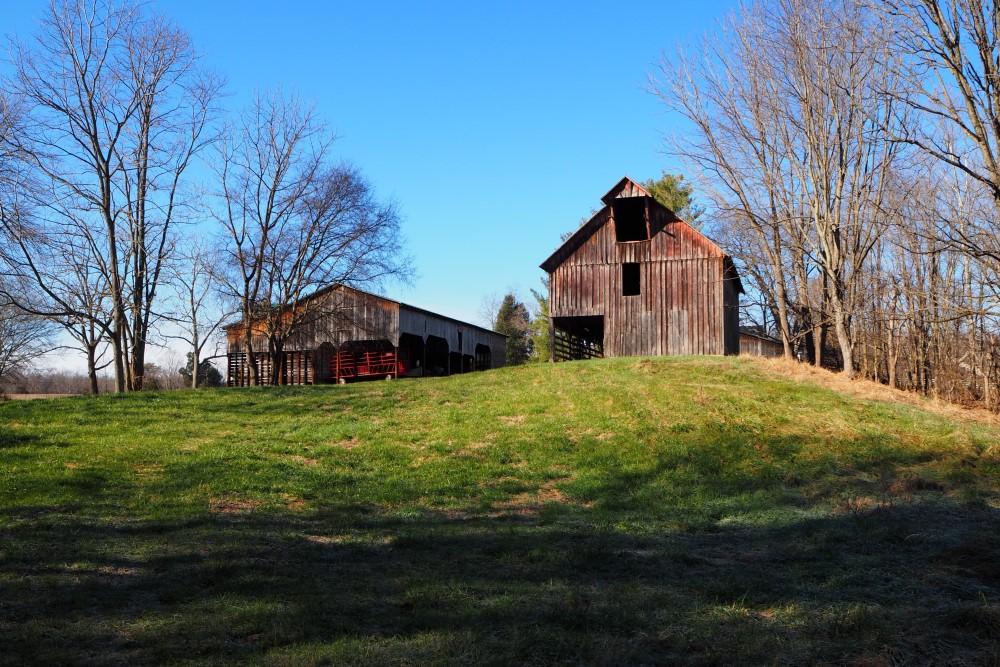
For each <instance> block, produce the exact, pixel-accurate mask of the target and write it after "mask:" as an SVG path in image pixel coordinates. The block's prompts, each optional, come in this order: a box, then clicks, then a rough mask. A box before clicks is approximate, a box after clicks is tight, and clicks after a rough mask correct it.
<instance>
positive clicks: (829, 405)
mask: <svg viewBox="0 0 1000 667" xmlns="http://www.w3.org/2000/svg"><path fill="white" fill-rule="evenodd" d="M998 491H1000V433H997V431H996V430H994V429H991V428H989V427H987V426H984V425H981V424H978V423H975V422H972V421H954V420H950V419H948V418H946V417H942V416H939V415H936V414H933V413H931V412H927V411H924V410H922V409H920V408H917V407H913V406H909V405H903V404H894V403H887V402H875V401H869V400H862V399H860V398H855V397H851V396H846V395H842V394H838V393H836V392H834V391H831V390H829V389H824V388H822V387H819V386H817V385H813V384H808V383H805V382H796V381H792V380H788V379H783V378H781V377H778V376H776V375H775V374H774V373H773V372H772V371H769V370H767V367H766V366H764V365H761V364H757V363H754V362H753V361H752V360H742V359H719V358H708V359H705V358H701V359H694V358H687V359H683V358H682V359H655V360H651V359H640V360H637V359H618V360H607V361H595V362H586V363H567V364H558V365H556V366H549V365H546V366H534V367H522V368H516V369H503V370H499V371H490V372H486V373H477V374H471V375H465V376H459V377H451V378H436V379H424V380H400V381H395V382H377V383H366V384H358V385H350V386H346V387H340V386H331V387H301V388H293V387H284V388H263V389H226V390H218V391H209V392H192V391H181V392H174V393H148V394H147V393H144V394H139V395H130V396H102V397H79V398H69V399H54V400H45V401H24V402H9V403H4V404H0V663H4V664H24V663H28V664H47V665H51V664H67V663H71V664H80V663H83V664H109V663H110V664H165V663H193V664H220V663H230V664H268V665H270V664H289V665H311V664H496V665H508V664H553V663H569V664H609V665H612V664H626V663H630V664H664V663H666V664H690V665H711V664H780V665H797V664H852V665H895V664H953V665H982V664H994V665H996V664H1000V659H998V658H997V657H996V656H997V654H998V650H1000V510H998V508H1000V496H998Z"/></svg>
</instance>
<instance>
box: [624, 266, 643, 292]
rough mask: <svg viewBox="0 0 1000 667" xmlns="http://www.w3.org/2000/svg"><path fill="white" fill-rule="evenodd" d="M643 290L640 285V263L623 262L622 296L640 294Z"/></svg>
mask: <svg viewBox="0 0 1000 667" xmlns="http://www.w3.org/2000/svg"><path fill="white" fill-rule="evenodd" d="M640 294H642V290H641V289H640V285H639V264H638V263H636V262H625V263H624V264H622V296H639V295H640Z"/></svg>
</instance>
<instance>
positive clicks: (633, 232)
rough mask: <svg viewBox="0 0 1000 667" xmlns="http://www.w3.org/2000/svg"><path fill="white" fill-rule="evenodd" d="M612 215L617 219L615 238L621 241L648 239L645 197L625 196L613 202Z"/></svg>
mask: <svg viewBox="0 0 1000 667" xmlns="http://www.w3.org/2000/svg"><path fill="white" fill-rule="evenodd" d="M611 216H612V217H613V218H614V220H615V239H616V240H617V241H618V242H619V243H627V242H629V241H646V240H648V239H649V228H648V227H647V226H646V200H645V198H643V197H624V198H621V199H615V200H614V201H613V202H611Z"/></svg>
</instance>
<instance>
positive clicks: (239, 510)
mask: <svg viewBox="0 0 1000 667" xmlns="http://www.w3.org/2000/svg"><path fill="white" fill-rule="evenodd" d="M260 505H261V503H260V501H259V500H254V499H247V498H233V497H223V498H209V499H208V509H209V511H210V512H212V513H213V514H248V513H250V512H253V511H254V510H256V509H258V508H259V507H260Z"/></svg>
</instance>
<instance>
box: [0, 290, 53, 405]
mask: <svg viewBox="0 0 1000 667" xmlns="http://www.w3.org/2000/svg"><path fill="white" fill-rule="evenodd" d="M50 338H51V324H50V323H49V322H48V321H46V320H45V319H43V318H40V317H35V316H33V315H31V314H29V313H25V312H24V311H22V310H20V309H19V308H17V307H16V306H14V305H12V304H10V303H0V387H2V386H3V385H4V384H5V383H7V382H9V381H10V380H11V379H13V378H16V377H18V376H19V375H20V373H22V372H23V371H24V370H26V369H27V368H28V366H29V365H30V364H31V362H32V361H34V360H35V359H37V358H38V357H40V356H42V355H43V354H45V353H46V352H48V351H49V350H50V349H51V341H50Z"/></svg>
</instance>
